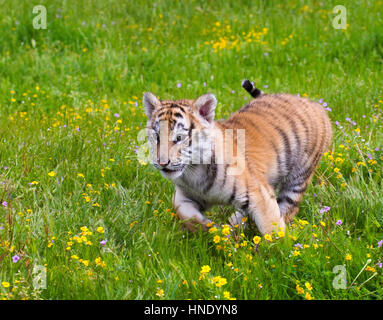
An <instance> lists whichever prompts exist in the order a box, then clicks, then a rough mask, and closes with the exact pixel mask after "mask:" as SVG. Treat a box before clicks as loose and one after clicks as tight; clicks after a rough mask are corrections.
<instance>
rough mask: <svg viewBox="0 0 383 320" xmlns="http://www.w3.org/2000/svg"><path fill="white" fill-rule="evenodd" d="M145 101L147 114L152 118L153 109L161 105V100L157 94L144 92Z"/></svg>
mask: <svg viewBox="0 0 383 320" xmlns="http://www.w3.org/2000/svg"><path fill="white" fill-rule="evenodd" d="M143 103H144V107H145V114H146V116H147V117H148V118H149V119H150V118H151V117H152V114H153V111H154V110H155V109H157V108H159V107H161V102H160V100H158V99H157V98H156V96H155V95H154V94H152V93H150V92H145V93H144V98H143Z"/></svg>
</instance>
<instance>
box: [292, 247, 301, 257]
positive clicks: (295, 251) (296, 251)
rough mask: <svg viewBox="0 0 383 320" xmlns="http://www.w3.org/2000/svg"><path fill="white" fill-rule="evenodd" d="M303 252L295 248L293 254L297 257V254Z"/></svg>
mask: <svg viewBox="0 0 383 320" xmlns="http://www.w3.org/2000/svg"><path fill="white" fill-rule="evenodd" d="M300 254H301V252H300V251H299V250H296V249H295V250H294V251H293V256H294V257H296V256H299V255H300Z"/></svg>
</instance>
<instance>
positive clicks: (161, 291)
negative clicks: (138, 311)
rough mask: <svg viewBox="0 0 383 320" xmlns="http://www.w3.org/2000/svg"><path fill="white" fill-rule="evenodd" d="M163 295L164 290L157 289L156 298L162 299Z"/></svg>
mask: <svg viewBox="0 0 383 320" xmlns="http://www.w3.org/2000/svg"><path fill="white" fill-rule="evenodd" d="M164 295H165V294H164V289H158V290H157V293H156V296H158V297H163V296H164Z"/></svg>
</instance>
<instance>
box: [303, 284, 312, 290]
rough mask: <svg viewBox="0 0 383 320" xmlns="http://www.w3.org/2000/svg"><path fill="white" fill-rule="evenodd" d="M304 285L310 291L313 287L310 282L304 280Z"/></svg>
mask: <svg viewBox="0 0 383 320" xmlns="http://www.w3.org/2000/svg"><path fill="white" fill-rule="evenodd" d="M305 287H306V288H307V290H309V291H311V290H312V289H313V287H312V286H311V284H310V282H306V283H305Z"/></svg>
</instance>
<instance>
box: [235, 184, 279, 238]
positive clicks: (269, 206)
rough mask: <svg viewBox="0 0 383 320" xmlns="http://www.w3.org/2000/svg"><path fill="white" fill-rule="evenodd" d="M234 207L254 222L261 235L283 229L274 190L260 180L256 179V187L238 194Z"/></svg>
mask: <svg viewBox="0 0 383 320" xmlns="http://www.w3.org/2000/svg"><path fill="white" fill-rule="evenodd" d="M234 205H235V206H236V207H237V208H238V210H242V211H243V212H244V213H245V215H246V216H248V217H249V219H251V220H252V221H253V222H255V224H256V226H257V228H258V230H259V231H260V232H261V233H262V234H266V233H271V232H272V231H275V232H278V231H279V230H284V228H285V222H284V220H283V217H282V216H281V214H280V211H279V207H278V204H277V201H276V197H275V193H274V190H273V188H272V187H271V186H270V185H269V184H268V183H266V182H265V181H262V180H261V179H258V183H257V186H251V187H250V186H249V187H248V189H247V191H246V192H245V193H241V194H238V195H237V197H236V199H235V201H234Z"/></svg>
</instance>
